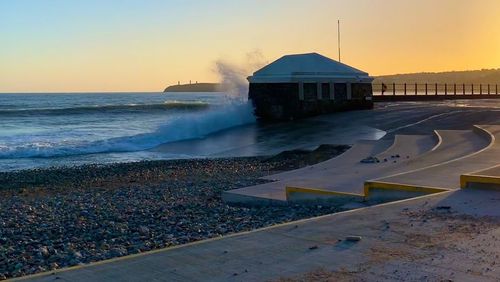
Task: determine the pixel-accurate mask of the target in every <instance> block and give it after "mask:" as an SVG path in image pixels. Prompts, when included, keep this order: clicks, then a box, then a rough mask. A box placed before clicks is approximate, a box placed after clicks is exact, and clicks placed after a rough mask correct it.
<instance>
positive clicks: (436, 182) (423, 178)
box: [372, 125, 500, 189]
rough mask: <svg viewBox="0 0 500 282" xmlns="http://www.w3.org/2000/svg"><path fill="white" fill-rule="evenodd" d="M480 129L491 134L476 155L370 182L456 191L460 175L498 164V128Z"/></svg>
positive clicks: (499, 131) (499, 153)
mask: <svg viewBox="0 0 500 282" xmlns="http://www.w3.org/2000/svg"><path fill="white" fill-rule="evenodd" d="M482 128H484V129H485V130H486V131H487V132H489V133H490V134H491V138H492V139H491V142H490V144H489V146H487V147H485V148H484V149H482V150H479V151H477V152H476V153H473V154H471V155H468V156H464V157H461V158H458V159H454V160H451V161H448V162H444V163H439V164H436V165H432V166H429V167H426V168H423V169H418V170H415V171H412V172H407V173H401V174H397V175H394V176H390V177H382V178H378V179H376V180H374V181H372V182H383V183H393V184H395V185H398V186H401V185H408V186H413V187H439V188H445V189H458V188H460V176H461V175H462V174H467V173H471V172H474V171H478V170H481V169H487V168H490V167H492V166H494V165H498V164H499V163H500V158H499V156H500V126H499V125H492V126H482ZM457 150H460V148H457Z"/></svg>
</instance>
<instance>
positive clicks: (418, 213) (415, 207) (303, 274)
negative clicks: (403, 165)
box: [27, 190, 500, 281]
mask: <svg viewBox="0 0 500 282" xmlns="http://www.w3.org/2000/svg"><path fill="white" fill-rule="evenodd" d="M499 204H500V193H498V192H494V191H474V190H459V191H450V192H444V193H441V194H434V195H428V196H425V197H421V198H415V199H410V200H404V201H400V202H393V203H389V204H384V205H381V206H373V207H368V208H363V209H360V210H354V211H349V212H343V213H338V214H333V215H328V216H323V217H319V218H313V219H308V220H302V221H299V222H292V223H289V224H284V225H280V226H276V227H271V228H265V229H262V230H258V231H254V232H249V233H243V234H238V235H234V236H228V237H225V238H221V239H216V240H208V241H204V242H200V243H195V244H190V245H186V246H182V247H177V248H172V249H165V250H160V251H156V252H151V253H148V254H143V255H138V256H130V257H127V258H124V259H117V260H111V261H108V262H103V263H98V264H94V265H90V266H85V267H78V268H73V269H69V270H65V271H60V272H57V273H55V274H51V273H45V274H41V275H36V276H32V277H28V279H27V280H29V281H56V280H57V281H266V280H271V281H272V280H275V279H278V278H293V279H297V280H300V279H304V280H305V281H307V278H309V281H314V280H316V279H321V278H323V279H325V280H326V279H332V280H352V279H355V280H367V281H386V280H391V281H393V280H399V281H441V280H444V279H451V280H453V281H498V279H499V277H500V264H499V263H497V262H498V254H499V253H500V240H499V238H500V209H498V206H499ZM350 235H356V236H361V238H362V239H361V241H359V242H349V241H346V240H345V239H346V236H350ZM311 277H312V278H311Z"/></svg>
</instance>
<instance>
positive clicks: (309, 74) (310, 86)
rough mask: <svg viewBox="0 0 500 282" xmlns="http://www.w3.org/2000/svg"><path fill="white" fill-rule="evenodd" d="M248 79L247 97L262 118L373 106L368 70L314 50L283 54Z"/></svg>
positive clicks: (272, 118)
mask: <svg viewBox="0 0 500 282" xmlns="http://www.w3.org/2000/svg"><path fill="white" fill-rule="evenodd" d="M248 81H249V82H250V88H249V93H248V98H249V99H250V100H251V101H252V103H253V104H254V107H255V114H256V115H257V116H258V117H259V118H261V119H264V120H291V119H295V118H301V117H306V116H313V115H318V114H323V113H331V112H335V111H345V110H358V109H371V108H373V102H372V84H371V83H372V81H373V78H372V77H370V76H369V75H368V73H366V72H363V71H360V70H358V69H355V68H353V67H350V66H348V65H345V64H342V63H340V62H337V61H334V60H332V59H330V58H327V57H325V56H322V55H320V54H317V53H309V54H298V55H287V56H284V57H282V58H280V59H278V60H276V61H275V62H273V63H271V64H269V65H267V66H265V67H263V68H262V69H260V70H258V71H256V72H255V73H254V74H253V75H252V76H250V77H248Z"/></svg>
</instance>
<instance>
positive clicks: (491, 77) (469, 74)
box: [163, 68, 500, 92]
mask: <svg viewBox="0 0 500 282" xmlns="http://www.w3.org/2000/svg"><path fill="white" fill-rule="evenodd" d="M382 82H383V83H386V84H387V83H412V82H415V83H420V82H424V83H428V82H435V83H457V82H460V83H475V84H498V83H500V68H499V69H482V70H470V71H448V72H421V73H407V74H394V75H381V76H376V77H375V80H374V81H373V83H374V84H380V83H382ZM224 90H225V87H224V86H223V85H222V84H220V83H190V84H177V85H171V86H168V87H167V88H165V90H164V91H163V92H224Z"/></svg>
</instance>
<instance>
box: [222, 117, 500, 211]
mask: <svg viewBox="0 0 500 282" xmlns="http://www.w3.org/2000/svg"><path fill="white" fill-rule="evenodd" d="M435 135H436V137H435V138H432V136H421V135H397V136H396V137H395V138H394V141H393V144H392V145H389V144H388V143H387V142H388V141H387V140H382V141H378V142H377V141H364V142H358V143H357V144H355V145H354V146H353V148H351V149H350V150H349V151H348V152H346V153H344V154H343V155H341V156H339V157H337V158H334V159H331V160H328V161H326V162H323V163H320V164H317V165H314V166H309V167H305V168H302V169H298V170H293V171H289V172H284V173H280V174H275V175H270V176H267V177H265V178H264V179H267V180H270V181H273V182H270V183H265V184H261V185H257V186H252V187H245V188H241V189H236V190H232V191H226V192H224V194H223V198H224V200H226V201H227V202H231V203H245V204H269V203H280V202H281V203H286V202H287V201H299V202H300V201H302V202H304V201H316V200H328V197H329V196H331V197H332V198H339V196H345V195H348V196H349V195H354V196H356V195H359V197H362V198H365V197H367V196H368V195H367V194H368V190H369V189H373V188H383V189H391V188H394V189H396V188H397V187H401V186H405V187H410V188H412V189H413V188H415V189H418V188H426V187H431V188H439V189H457V188H459V187H460V175H461V174H464V173H468V172H472V171H475V170H479V169H484V168H488V167H491V166H492V165H495V164H497V163H498V160H497V158H496V156H498V154H499V153H500V145H499V144H498V141H497V140H500V127H499V126H476V127H475V128H474V129H473V130H439V131H435ZM367 157H375V160H377V162H375V163H362V162H360V161H361V160H363V159H365V158H367ZM436 172H438V173H436ZM367 183H368V184H369V186H367V185H366V184H367ZM391 185H392V186H391ZM415 189H413V190H415ZM292 192H293V193H292ZM417 192H418V191H417ZM406 196H408V195H403V197H406ZM410 196H411V195H410Z"/></svg>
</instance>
